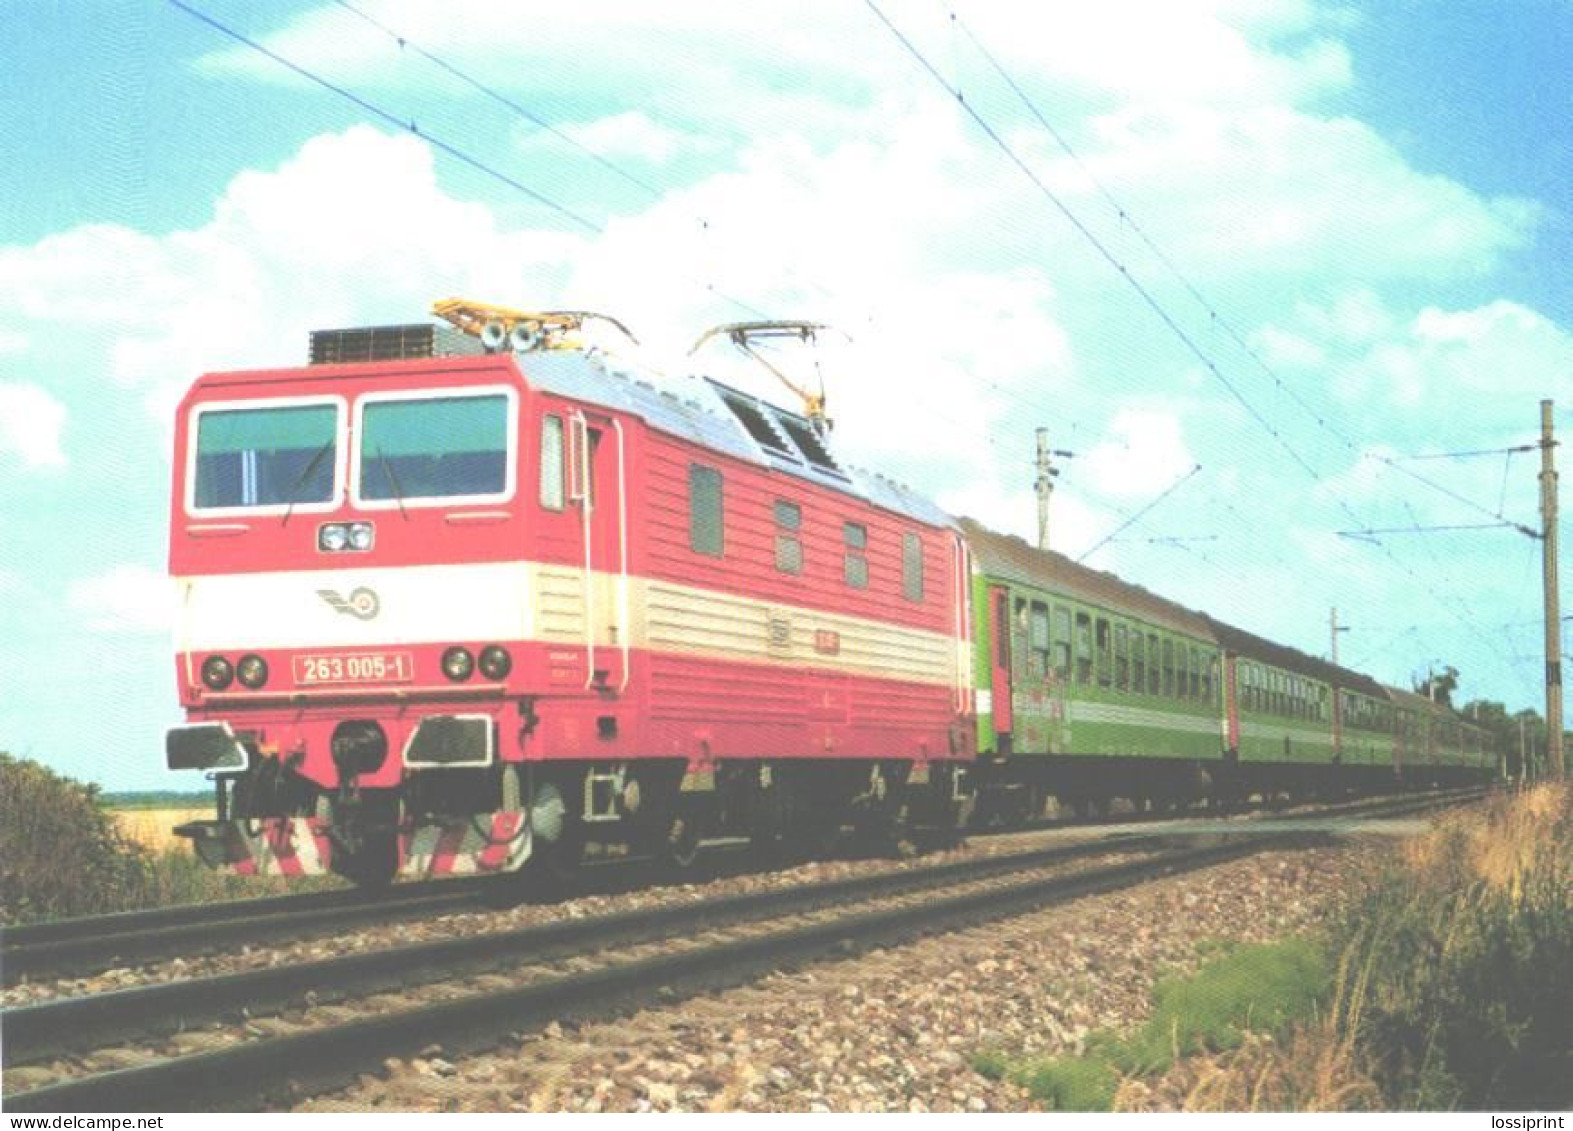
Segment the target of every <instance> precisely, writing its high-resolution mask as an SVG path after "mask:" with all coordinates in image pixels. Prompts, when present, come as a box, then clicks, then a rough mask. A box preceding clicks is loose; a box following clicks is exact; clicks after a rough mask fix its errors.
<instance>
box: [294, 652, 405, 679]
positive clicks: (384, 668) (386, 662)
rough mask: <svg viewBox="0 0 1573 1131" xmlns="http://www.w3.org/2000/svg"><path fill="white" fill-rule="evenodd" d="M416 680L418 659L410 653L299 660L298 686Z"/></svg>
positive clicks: (296, 662) (354, 654) (374, 653)
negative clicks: (416, 660)
mask: <svg viewBox="0 0 1573 1131" xmlns="http://www.w3.org/2000/svg"><path fill="white" fill-rule="evenodd" d="M414 678H415V657H414V655H413V654H411V653H409V652H351V653H348V654H347V655H346V654H340V655H337V656H296V657H295V685H296V686H297V687H300V686H306V685H310V684H319V683H408V682H409V681H410V680H412V679H414Z"/></svg>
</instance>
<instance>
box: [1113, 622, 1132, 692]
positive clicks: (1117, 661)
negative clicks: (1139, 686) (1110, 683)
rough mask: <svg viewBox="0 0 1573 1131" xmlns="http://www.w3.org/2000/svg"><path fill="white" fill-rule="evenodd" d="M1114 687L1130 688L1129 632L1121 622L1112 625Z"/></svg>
mask: <svg viewBox="0 0 1573 1131" xmlns="http://www.w3.org/2000/svg"><path fill="white" fill-rule="evenodd" d="M1114 688H1115V690H1116V691H1129V690H1130V689H1131V651H1130V634H1129V633H1128V632H1127V630H1126V628H1125V626H1124V625H1123V624H1116V625H1115V626H1114Z"/></svg>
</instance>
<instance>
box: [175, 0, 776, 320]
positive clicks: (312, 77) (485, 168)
mask: <svg viewBox="0 0 1573 1131" xmlns="http://www.w3.org/2000/svg"><path fill="white" fill-rule="evenodd" d="M168 3H170V4H171V5H172V6H174V7H175V8H178V9H180V10H181V11H182V12H185V13H186V14H187V15H189V16H191V17H192V18H193V19H196V20H198V21H200V22H201V23H204V24H206V25H207V26H208V27H210V28H212V29H213V30H215V31H217V32H219V33H220V34H222V35H224V36H227V37H228V38H230V39H233V40H234V41H236V42H237V43H240V44H242V45H243V46H245V47H248V48H250V49H251V50H253V51H256V52H257V53H259V54H261V55H263V56H265V57H267V58H269V59H271V60H273V61H274V62H276V63H278V64H279V65H280V66H282V67H284V68H286V69H288V70H289V71H291V72H293V73H294V74H296V75H299V76H300V77H301V78H303V79H306V80H307V81H308V82H311V83H314V84H315V85H317V86H320V87H322V88H323V89H324V90H327V91H330V92H331V93H333V94H336V95H338V96H339V97H340V98H343V99H345V100H346V101H348V102H351V103H353V104H354V105H356V106H358V107H360V108H361V109H362V110H364V111H365V112H366V113H368V114H371V115H372V116H374V117H375V118H377V119H378V120H380V121H382V122H385V123H387V124H388V125H390V126H393V127H394V128H395V129H397V130H399V131H401V132H404V133H409V134H412V135H414V136H416V137H419V138H420V139H421V140H423V141H425V142H426V143H427V144H429V145H431V146H432V147H433V148H435V149H437V150H439V151H440V152H442V153H445V154H447V155H448V156H449V157H452V158H453V159H454V160H456V161H459V162H461V163H462V164H464V165H466V166H468V167H469V168H471V169H474V170H475V171H476V172H479V173H481V174H483V175H484V176H487V177H490V178H491V179H492V180H495V181H497V182H499V183H501V184H503V185H506V186H507V187H509V188H511V189H513V190H515V191H516V192H519V193H521V194H523V195H524V196H526V197H528V198H529V199H531V200H533V201H535V202H536V203H538V204H540V205H542V206H543V207H546V208H548V209H550V210H551V211H553V212H555V213H557V214H558V215H560V216H562V217H564V218H565V219H567V220H570V221H572V222H573V223H574V224H576V225H577V226H579V227H581V228H583V229H584V230H586V231H588V232H590V233H592V234H594V235H605V234H606V229H605V226H604V225H602V224H599V223H597V222H596V221H594V220H592V219H590V218H589V217H587V216H585V215H583V214H582V213H580V212H579V211H577V210H575V209H573V208H571V207H569V206H568V205H566V204H563V203H562V202H561V201H558V200H555V199H553V198H552V197H550V196H548V195H547V194H545V193H543V192H541V191H540V190H538V189H534V188H531V187H530V186H529V185H527V184H525V183H524V182H523V181H520V180H519V179H517V178H516V177H513V176H510V175H509V174H507V173H505V172H503V171H502V170H500V169H497V168H495V167H494V166H492V165H490V164H488V163H487V162H485V161H483V160H481V159H480V158H479V157H476V156H475V155H474V154H472V153H470V152H468V151H466V150H464V149H461V148H460V147H459V146H457V145H455V144H453V143H452V142H449V141H447V140H445V139H444V138H441V137H439V136H437V135H436V134H433V133H431V132H430V131H426V130H422V129H421V128H420V126H419V125H418V124H417V123H416V122H415V121H413V120H410V119H406V118H401V117H400V116H399V115H397V114H395V113H393V112H392V111H390V110H388V109H386V108H384V107H383V106H381V105H379V104H377V103H375V102H373V101H371V100H370V99H368V98H365V97H363V96H361V95H359V94H356V93H355V92H354V91H352V90H350V89H349V88H348V87H345V86H342V85H340V84H339V83H335V82H333V81H332V80H331V79H327V78H324V77H323V76H321V75H319V74H317V73H316V72H315V71H312V70H311V69H310V68H308V67H305V66H302V65H301V64H299V63H296V62H295V61H294V60H292V59H289V58H287V57H285V56H284V55H281V54H280V53H278V52H277V51H274V50H272V49H271V48H269V47H267V46H266V45H265V44H263V43H260V42H258V41H257V40H255V39H252V38H251V37H250V36H248V35H246V34H245V33H244V32H241V31H239V30H237V29H235V28H233V27H231V26H229V25H228V24H226V23H224V22H223V21H222V20H220V19H218V18H217V17H215V16H212V15H210V14H208V13H207V12H205V11H203V10H202V9H200V8H197V7H196V6H194V5H192V4H190V3H187V2H186V0H168ZM691 281H693V282H695V283H697V284H698V285H699V286H700V287H701V289H703V290H705V291H706V292H708V293H710V294H712V295H714V296H715V297H716V298H718V299H721V300H722V301H724V302H727V303H730V304H731V305H733V306H736V307H738V308H739V309H741V310H746V311H748V312H749V313H751V314H753V315H754V316H756V317H758V318H764V317H766V315H765V312H764V311H762V310H760V309H759V308H758V307H756V306H754V305H753V304H752V303H749V302H746V301H744V300H743V299H740V298H737V297H736V296H735V295H731V294H728V293H727V292H726V291H723V290H721V289H720V288H719V287H717V286H716V285H715V284H714V283H710V282H707V281H701V280H691Z"/></svg>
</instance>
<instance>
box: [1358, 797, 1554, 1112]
mask: <svg viewBox="0 0 1573 1131" xmlns="http://www.w3.org/2000/svg"><path fill="white" fill-rule="evenodd" d="M1568 798H1569V795H1568V792H1567V790H1566V789H1565V788H1561V787H1554V786H1543V787H1540V788H1539V789H1537V790H1535V791H1531V792H1530V793H1527V794H1525V795H1522V796H1521V797H1520V798H1518V799H1517V800H1516V802H1508V801H1499V802H1497V803H1496V804H1495V805H1493V806H1492V807H1491V809H1490V810H1489V811H1488V812H1487V813H1486V815H1485V816H1484V817H1483V818H1482V817H1476V818H1472V819H1471V818H1464V819H1459V820H1455V821H1453V822H1450V823H1449V824H1448V825H1447V826H1445V827H1444V828H1443V829H1442V830H1439V831H1438V832H1436V833H1433V834H1431V835H1430V836H1428V837H1426V838H1423V839H1421V840H1420V841H1418V842H1417V843H1416V845H1415V846H1414V848H1413V849H1412V850H1411V852H1410V854H1409V856H1410V860H1409V864H1410V867H1409V868H1408V869H1406V871H1405V873H1404V874H1403V875H1402V876H1400V877H1396V878H1395V879H1393V880H1392V881H1390V882H1389V883H1388V885H1386V887H1385V888H1384V890H1382V891H1381V892H1379V893H1378V894H1377V895H1376V896H1374V897H1373V898H1372V900H1371V902H1370V903H1369V904H1368V906H1367V907H1366V908H1365V909H1364V910H1363V912H1362V914H1361V915H1359V916H1358V917H1357V918H1356V919H1355V921H1354V925H1353V926H1352V928H1351V931H1350V936H1351V943H1350V946H1351V950H1352V952H1353V953H1354V954H1355V956H1356V959H1357V962H1358V964H1359V965H1360V966H1361V967H1362V968H1363V975H1362V978H1361V981H1362V982H1364V983H1365V984H1366V985H1367V986H1368V987H1369V988H1368V990H1367V991H1366V998H1365V1000H1364V1002H1362V1003H1359V1005H1358V1012H1359V1013H1360V1014H1361V1015H1362V1016H1361V1017H1360V1026H1361V1029H1360V1034H1361V1038H1362V1044H1363V1045H1364V1046H1365V1047H1366V1048H1367V1050H1368V1051H1369V1053H1370V1055H1371V1056H1372V1057H1373V1058H1374V1060H1375V1063H1376V1065H1377V1075H1378V1078H1379V1079H1380V1080H1381V1082H1382V1085H1383V1090H1384V1092H1385V1093H1386V1098H1387V1101H1388V1102H1389V1103H1390V1104H1392V1105H1393V1106H1395V1107H1401V1108H1411V1109H1422V1110H1432V1109H1453V1108H1465V1109H1470V1110H1503V1109H1507V1108H1519V1109H1523V1108H1534V1109H1552V1110H1563V1109H1566V1108H1568V1107H1570V1106H1573V1052H1570V1050H1573V902H1570V898H1569V897H1570V895H1573V818H1570V811H1569V806H1568Z"/></svg>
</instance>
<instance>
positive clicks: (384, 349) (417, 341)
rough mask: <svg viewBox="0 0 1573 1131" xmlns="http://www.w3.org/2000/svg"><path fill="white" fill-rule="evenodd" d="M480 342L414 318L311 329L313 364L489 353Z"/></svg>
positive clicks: (461, 333) (455, 330)
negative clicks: (402, 321) (399, 322)
mask: <svg viewBox="0 0 1573 1131" xmlns="http://www.w3.org/2000/svg"><path fill="white" fill-rule="evenodd" d="M485 352H486V350H485V348H484V347H483V346H482V345H481V343H480V342H478V341H476V340H475V339H474V338H472V337H471V336H470V335H468V334H466V333H464V332H463V331H461V330H457V329H455V328H454V327H452V326H438V325H434V324H432V323H430V322H411V323H407V324H405V325H402V326H353V327H349V328H347V329H342V330H313V331H312V332H311V364H312V365H338V364H341V363H345V362H355V361H406V360H409V359H412V358H425V357H456V356H459V357H467V356H474V355H476V354H481V353H485Z"/></svg>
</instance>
